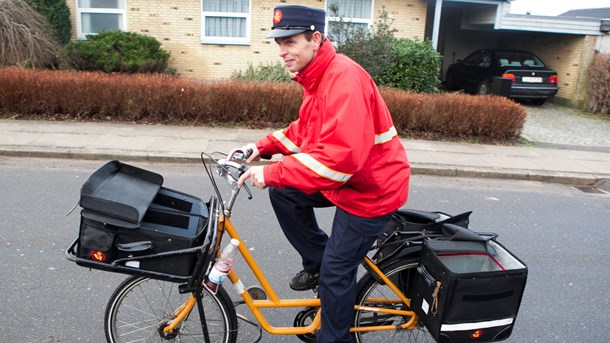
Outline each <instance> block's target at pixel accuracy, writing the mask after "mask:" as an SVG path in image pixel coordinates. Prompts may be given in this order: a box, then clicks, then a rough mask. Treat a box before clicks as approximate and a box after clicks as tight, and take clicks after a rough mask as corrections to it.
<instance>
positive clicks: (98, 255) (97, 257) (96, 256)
mask: <svg viewBox="0 0 610 343" xmlns="http://www.w3.org/2000/svg"><path fill="white" fill-rule="evenodd" d="M91 259H92V260H94V261H98V262H104V261H106V255H105V254H104V253H103V252H101V251H99V250H93V251H92V252H91Z"/></svg>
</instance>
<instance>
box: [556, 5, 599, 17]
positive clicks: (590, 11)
mask: <svg viewBox="0 0 610 343" xmlns="http://www.w3.org/2000/svg"><path fill="white" fill-rule="evenodd" d="M558 17H572V18H598V19H610V7H603V8H583V9H579V10H570V11H567V12H566V13H562V14H560V15H558Z"/></svg>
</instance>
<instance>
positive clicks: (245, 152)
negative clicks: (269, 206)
mask: <svg viewBox="0 0 610 343" xmlns="http://www.w3.org/2000/svg"><path fill="white" fill-rule="evenodd" d="M205 155H207V156H208V158H209V159H210V161H214V162H215V163H216V173H217V174H218V176H220V177H222V178H223V179H224V180H225V181H226V182H227V184H228V185H229V186H230V187H231V197H230V198H229V200H228V201H227V202H226V203H225V204H224V205H225V211H224V212H225V213H224V214H225V215H227V216H230V215H231V210H232V208H233V204H234V203H235V200H236V199H237V196H238V195H239V192H240V189H241V188H240V187H238V186H237V181H238V180H239V177H240V176H241V175H242V174H243V173H245V172H246V170H248V167H247V166H246V165H245V164H243V163H240V162H238V161H244V160H246V159H247V158H248V157H250V156H251V155H252V149H250V148H247V147H242V148H239V149H233V150H231V151H230V152H229V153H228V154H227V155H226V158H222V159H216V158H214V157H213V156H211V155H208V154H205ZM202 156H203V153H202ZM204 165H205V164H204ZM206 170H207V167H206ZM208 175H209V176H210V179H211V180H212V183H213V184H214V185H215V183H214V182H213V175H212V174H211V173H209V172H208ZM242 187H243V188H244V189H245V190H246V192H247V193H248V199H252V193H251V192H250V189H249V188H248V186H247V185H246V184H244V185H243V186H242ZM215 188H216V186H215ZM216 193H217V195H218V197H219V198H221V199H222V197H221V195H220V192H219V191H218V189H217V188H216Z"/></svg>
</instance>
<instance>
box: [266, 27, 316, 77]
mask: <svg viewBox="0 0 610 343" xmlns="http://www.w3.org/2000/svg"><path fill="white" fill-rule="evenodd" d="M320 40H321V35H320V33H319V32H315V33H314V34H313V37H312V40H311V41H308V40H307V39H306V38H305V34H304V33H299V34H298V35H294V36H290V37H285V38H276V39H275V42H276V43H277V45H278V46H279V48H280V57H281V58H282V59H283V60H284V64H285V65H286V68H288V70H289V71H290V72H291V73H296V72H299V71H301V70H303V68H305V67H306V66H307V65H308V64H309V63H310V62H311V61H312V60H313V58H314V56H315V55H316V53H317V52H318V50H319V49H320Z"/></svg>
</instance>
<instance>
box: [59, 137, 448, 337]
mask: <svg viewBox="0 0 610 343" xmlns="http://www.w3.org/2000/svg"><path fill="white" fill-rule="evenodd" d="M217 154H219V153H213V154H212V155H208V154H205V153H202V155H201V160H202V163H203V165H204V167H205V170H206V173H207V175H208V177H209V178H210V182H211V183H212V185H213V188H214V191H215V193H216V196H213V197H211V199H210V201H209V202H208V203H207V204H206V205H207V206H208V213H209V216H210V218H209V220H208V221H207V225H206V227H205V228H204V232H203V234H202V242H201V245H199V246H197V247H192V248H189V249H183V250H177V251H170V252H165V253H158V254H154V255H143V256H135V257H134V256H131V255H130V256H129V257H127V258H122V259H121V258H119V259H117V260H115V261H114V262H112V263H111V264H106V263H102V262H99V261H90V260H84V259H83V258H81V257H78V256H77V247H78V245H79V244H80V243H79V237H77V238H76V239H75V240H74V242H73V243H72V244H71V245H70V247H69V248H68V249H67V250H66V256H67V258H68V259H69V260H71V261H74V262H77V264H79V265H81V266H85V267H89V268H95V269H102V270H107V271H112V272H119V273H125V274H130V276H129V277H128V278H127V279H126V280H124V281H123V282H122V283H121V284H120V285H119V286H118V287H117V289H116V290H115V291H114V293H113V294H112V296H111V297H110V299H109V301H108V305H107V307H106V311H105V315H104V331H105V334H106V338H107V341H108V342H111V343H115V342H116V343H118V342H143V341H149V340H150V341H164V340H175V341H179V342H187V341H193V342H208V343H209V342H224V343H233V342H236V341H237V336H238V320H244V321H246V322H248V323H250V324H253V325H256V326H257V328H258V336H257V337H256V338H255V341H259V340H260V339H261V335H262V331H261V330H262V329H264V330H265V331H267V332H268V333H269V334H272V335H296V336H297V337H299V338H300V339H301V340H302V341H305V342H315V332H316V330H317V329H318V328H319V326H320V322H321V319H320V311H319V307H320V300H319V299H318V298H308V299H282V298H280V297H279V296H278V295H277V293H276V291H275V289H274V288H273V286H272V285H271V284H270V282H269V281H268V280H267V278H266V277H265V275H264V272H263V270H262V269H261V267H260V266H259V265H258V264H257V262H256V261H255V259H254V257H253V256H252V254H251V253H250V250H249V249H248V247H247V246H246V245H245V244H244V242H243V240H242V239H241V238H240V236H239V234H238V232H237V229H236V228H235V227H234V226H233V224H232V223H231V220H230V219H231V216H232V214H233V206H234V204H235V201H236V199H237V197H238V195H239V194H240V191H241V190H242V189H244V190H246V192H247V193H248V198H249V199H251V198H252V194H251V193H250V191H249V190H248V187H247V186H245V185H244V187H242V188H239V187H237V185H236V183H237V180H238V179H239V176H240V175H241V174H242V173H243V172H245V170H246V168H247V167H246V166H245V165H244V164H241V163H239V162H238V161H240V160H244V159H245V155H246V154H247V153H246V152H245V151H243V150H241V149H235V150H233V151H231V152H230V153H229V154H228V155H226V158H216V157H214V156H215V155H217ZM223 155H224V154H223ZM206 157H207V163H206ZM208 164H209V166H208ZM212 164H216V174H218V176H220V177H221V178H223V179H224V180H225V181H226V182H227V184H228V185H229V186H230V188H231V195H230V197H229V199H228V200H227V201H226V202H224V201H223V200H222V196H221V193H220V191H219V189H218V186H217V184H216V181H215V177H214V172H213V167H212ZM397 233H398V231H397V232H390V233H389V235H388V237H387V238H386V239H383V240H382V239H380V240H379V241H378V244H376V245H375V246H374V247H373V248H372V252H371V254H370V256H367V257H365V259H364V261H363V262H362V264H363V266H364V268H365V273H364V275H362V277H361V278H360V279H359V281H358V283H357V300H356V303H355V304H354V321H353V326H352V328H351V329H350V332H351V333H352V334H353V336H354V339H355V341H356V342H388V341H394V342H434V341H435V340H434V339H433V338H432V336H431V335H430V334H429V332H427V330H426V328H425V327H424V326H423V325H422V324H421V323H420V321H419V320H418V317H417V315H416V314H415V313H414V312H413V311H412V310H411V308H410V305H411V302H410V298H411V294H410V292H411V287H412V285H413V280H414V278H415V273H416V267H417V266H418V254H419V251H420V250H421V246H422V244H423V241H424V240H426V239H429V238H434V237H438V236H440V235H442V233H440V232H439V231H436V230H423V229H421V228H415V229H414V230H400V231H399V233H400V235H401V239H395V236H396V234H397ZM225 235H226V236H228V237H229V238H234V239H237V240H239V241H240V244H239V246H238V247H237V249H238V251H239V253H240V254H241V256H242V257H243V260H244V261H245V262H246V264H247V265H248V267H249V269H250V270H251V271H252V273H253V275H254V276H255V277H256V279H257V280H258V282H259V283H260V285H261V286H260V287H250V288H248V289H246V287H245V286H244V285H243V284H242V282H241V280H240V278H239V276H238V275H237V274H236V272H235V270H234V269H231V271H230V272H229V273H228V276H227V277H228V280H230V282H231V283H232V284H233V285H234V287H235V289H236V290H237V292H238V293H239V294H240V296H241V297H242V300H241V302H240V303H237V304H234V303H233V302H232V299H231V297H230V296H229V294H228V293H227V291H226V290H225V289H224V287H219V288H218V290H217V292H216V293H214V292H212V291H210V290H209V289H208V288H207V287H205V286H204V285H203V281H204V280H205V278H206V276H207V274H208V273H209V272H210V270H211V268H212V265H213V263H214V260H215V257H216V256H217V255H218V254H219V251H220V249H221V246H222V239H223V236H225ZM193 253H196V254H197V258H196V262H195V264H194V268H193V273H192V274H191V275H186V276H185V275H174V274H170V273H162V272H157V271H147V270H143V269H139V268H133V262H134V261H146V260H150V259H155V258H165V257H168V256H181V255H183V254H193ZM138 263H139V262H138ZM225 285H226V283H225ZM241 304H245V305H246V306H247V307H248V308H249V309H250V311H251V312H252V314H253V315H254V317H255V320H256V322H258V324H256V323H254V322H252V321H250V320H249V319H248V318H245V317H244V316H242V315H239V314H237V312H236V306H238V305H241ZM195 306H196V307H197V310H194V309H195ZM280 308H303V310H302V311H300V312H299V314H298V315H297V316H296V318H295V321H294V326H291V327H275V326H272V325H270V324H269V322H268V321H267V319H266V317H265V315H264V314H263V313H262V312H261V310H263V309H280Z"/></svg>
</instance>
